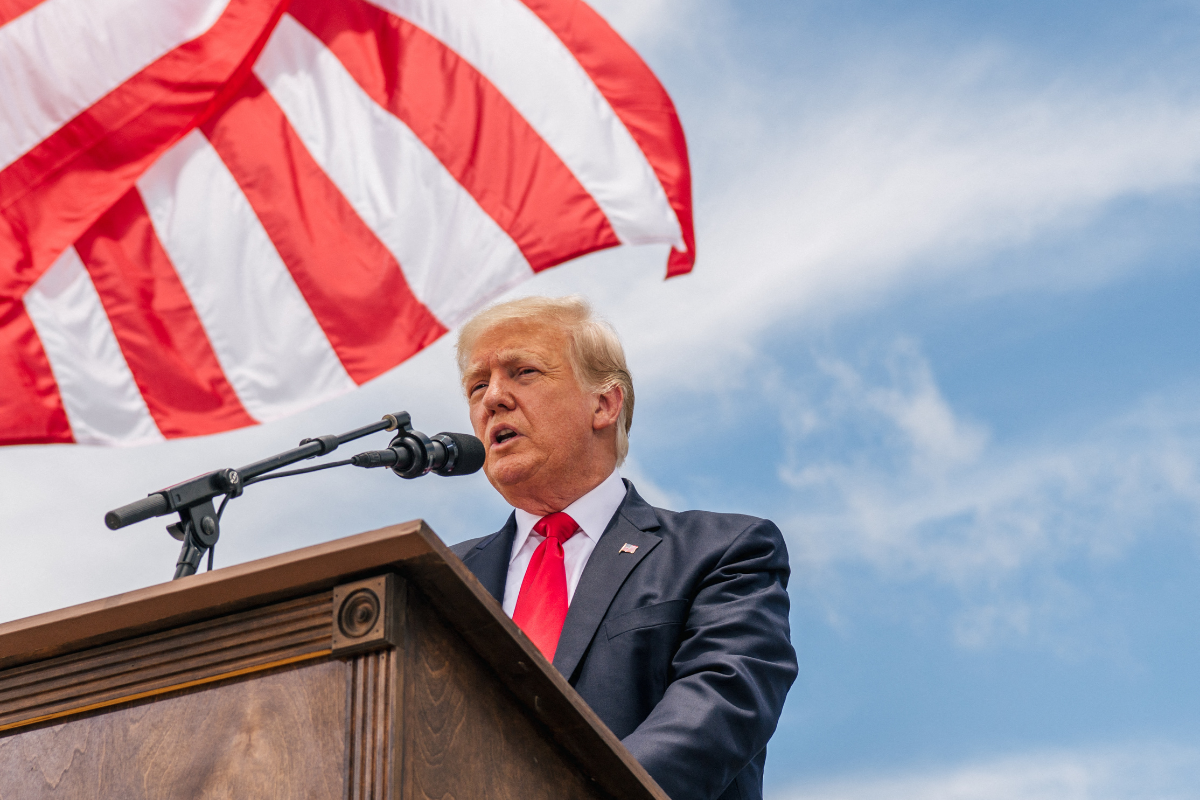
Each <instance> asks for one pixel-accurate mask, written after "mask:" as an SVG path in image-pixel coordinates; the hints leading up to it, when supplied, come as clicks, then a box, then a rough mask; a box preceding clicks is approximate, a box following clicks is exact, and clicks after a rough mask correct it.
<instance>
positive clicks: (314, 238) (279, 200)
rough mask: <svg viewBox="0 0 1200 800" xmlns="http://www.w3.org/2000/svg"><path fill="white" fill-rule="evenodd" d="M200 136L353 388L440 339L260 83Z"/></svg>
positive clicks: (436, 326)
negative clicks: (248, 210)
mask: <svg viewBox="0 0 1200 800" xmlns="http://www.w3.org/2000/svg"><path fill="white" fill-rule="evenodd" d="M201 130H202V131H203V132H204V135H205V136H207V137H208V140H209V141H210V142H211V143H212V145H213V147H214V148H215V149H216V151H217V153H219V154H220V156H221V160H222V161H224V162H225V165H226V166H227V167H228V168H229V171H230V172H231V173H232V174H233V177H234V179H235V180H236V181H237V182H238V185H239V186H240V187H241V189H242V192H243V193H244V194H245V195H246V199H247V200H249V201H250V205H251V206H252V207H253V208H254V213H255V214H256V215H257V216H258V218H259V220H260V221H261V222H262V225H263V228H265V229H266V232H267V235H268V236H270V237H271V242H272V243H273V244H274V245H275V249H276V250H278V251H279V255H280V257H281V258H282V259H283V261H284V263H285V264H286V265H287V268H288V271H289V272H291V274H292V278H293V279H294V280H295V281H296V285H297V286H298V287H299V289H300V293H301V294H303V295H304V299H305V301H306V302H307V303H308V305H309V307H310V308H311V309H312V311H313V314H314V315H315V316H316V318H317V321H318V322H319V323H320V325H321V328H322V330H324V331H325V335H326V336H327V337H328V338H329V342H330V344H332V345H333V348H334V350H335V351H336V352H337V354H338V358H340V359H341V361H342V364H343V366H345V368H346V372H347V373H349V374H350V377H351V378H353V379H354V381H355V382H356V383H364V382H365V381H368V380H370V379H371V378H374V377H376V376H377V375H379V374H380V373H382V372H385V371H386V370H389V369H391V368H392V367H394V366H396V365H397V364H399V363H400V362H401V361H404V360H405V359H407V358H409V357H410V356H412V355H414V354H416V353H417V352H418V351H420V350H422V349H423V348H425V347H427V346H428V345H430V344H432V343H433V342H434V341H436V340H437V339H438V337H440V336H441V335H442V334H444V333H445V332H446V329H445V328H444V327H443V326H442V324H441V323H440V322H438V320H437V319H436V318H435V317H434V316H433V314H432V313H430V311H429V309H427V308H426V307H425V306H424V305H423V304H422V303H421V302H420V301H419V300H417V298H416V297H415V296H414V295H413V293H412V290H411V289H410V288H409V286H408V282H407V281H406V280H405V279H404V273H403V272H401V270H400V265H399V264H397V263H396V259H395V258H394V257H393V256H392V254H391V253H390V252H389V251H388V249H387V248H386V247H384V245H383V243H382V242H380V241H379V239H378V237H376V236H375V234H374V233H373V232H372V231H371V229H370V228H368V227H367V224H366V223H365V222H363V221H362V218H361V217H359V216H358V214H357V213H356V212H355V211H354V209H353V208H352V207H351V205H350V203H349V202H348V201H347V200H346V198H345V197H344V196H343V195H342V193H341V192H340V191H339V190H338V188H337V186H335V185H334V184H333V182H332V181H331V180H330V179H329V177H328V176H327V175H326V174H325V173H324V172H323V171H322V170H321V168H320V166H318V164H317V162H316V161H314V160H313V158H312V155H311V154H310V153H309V152H308V150H307V149H306V148H305V147H304V144H303V143H302V142H301V141H300V138H299V136H297V135H296V131H295V130H294V129H293V128H292V126H291V124H290V123H289V122H288V121H287V118H286V117H285V116H284V115H283V110H282V109H280V108H279V105H278V104H277V103H276V102H275V100H274V98H272V97H271V95H270V94H269V93H268V92H267V90H266V87H264V86H263V85H262V83H261V82H259V80H258V78H256V77H254V76H253V75H252V76H250V77H249V78H247V79H246V82H245V83H244V84H243V85H242V89H241V91H240V92H239V94H238V96H237V97H236V98H235V99H234V101H233V102H232V103H231V104H230V105H229V106H228V107H227V108H225V109H224V110H222V111H221V113H220V114H218V115H217V116H216V117H214V118H213V119H212V120H210V121H208V122H206V123H205V124H204V125H203V126H201Z"/></svg>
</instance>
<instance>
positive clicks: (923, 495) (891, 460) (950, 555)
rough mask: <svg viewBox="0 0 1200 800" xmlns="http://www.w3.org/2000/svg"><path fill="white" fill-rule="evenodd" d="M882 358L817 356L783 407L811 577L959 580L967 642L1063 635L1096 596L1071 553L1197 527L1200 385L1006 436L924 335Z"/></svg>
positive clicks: (1124, 546)
mask: <svg viewBox="0 0 1200 800" xmlns="http://www.w3.org/2000/svg"><path fill="white" fill-rule="evenodd" d="M879 361H880V362H881V364H867V365H866V366H865V367H864V366H856V365H851V364H850V363H848V362H847V361H845V360H841V359H837V358H833V357H821V358H818V359H817V361H816V364H817V367H816V374H817V376H818V377H817V378H815V379H814V380H813V383H814V386H810V387H808V388H806V389H795V388H793V390H792V391H791V393H790V398H789V400H788V401H786V402H785V403H784V404H783V406H782V407H781V410H780V413H781V417H782V418H783V420H784V421H785V426H786V428H787V430H788V435H789V446H788V452H787V456H786V458H785V461H784V463H783V464H782V465H781V467H780V470H779V477H780V480H781V481H782V482H783V484H784V485H786V486H788V487H790V489H791V490H792V494H791V495H790V496H789V497H788V499H787V500H786V501H785V502H786V504H787V506H788V507H789V509H790V510H789V511H788V512H786V517H785V522H784V523H783V525H784V529H785V530H787V531H789V532H790V533H791V539H790V543H789V544H790V548H791V553H792V559H793V563H794V564H797V565H801V566H799V567H798V572H799V573H800V574H802V575H806V576H809V577H808V578H807V580H810V581H815V582H817V583H819V582H820V581H821V580H823V578H821V577H819V576H821V575H825V576H826V578H824V579H828V576H830V575H836V573H837V571H838V570H839V569H841V568H844V567H847V566H856V565H857V566H866V567H868V568H870V569H871V570H873V571H874V572H875V574H876V575H878V576H880V577H882V578H883V579H885V580H889V581H915V580H928V581H933V582H934V583H935V584H940V585H943V586H947V587H951V588H953V589H954V590H955V591H957V592H958V593H959V594H960V598H961V604H960V607H959V610H958V612H957V614H956V616H955V617H954V620H953V623H952V626H953V628H954V634H955V636H956V638H957V640H958V641H959V643H960V644H962V645H964V646H967V647H983V646H987V645H990V644H994V643H996V642H997V641H1004V640H1008V639H1012V638H1024V637H1027V636H1031V635H1034V636H1037V637H1038V638H1041V639H1044V640H1046V641H1051V640H1053V638H1054V637H1052V636H1049V635H1047V634H1048V633H1049V629H1051V628H1053V627H1055V626H1056V623H1058V622H1060V621H1062V619H1063V618H1064V617H1068V618H1069V617H1071V616H1072V615H1073V614H1074V613H1075V612H1076V611H1077V610H1078V606H1079V605H1080V603H1082V602H1083V600H1082V597H1081V595H1080V594H1079V591H1078V590H1077V588H1076V587H1074V585H1073V584H1072V583H1071V582H1070V581H1069V580H1067V579H1066V578H1065V577H1064V574H1065V572H1066V571H1067V566H1068V565H1071V564H1074V563H1078V562H1080V561H1083V562H1093V563H1105V562H1112V561H1114V560H1117V559H1119V558H1121V557H1123V556H1124V555H1125V554H1126V553H1127V552H1128V550H1129V549H1130V548H1131V547H1132V546H1134V545H1135V544H1137V543H1138V542H1139V541H1140V540H1142V539H1144V538H1145V537H1148V536H1153V535H1154V531H1155V530H1156V525H1154V524H1153V523H1154V522H1156V521H1159V520H1162V519H1170V520H1172V521H1178V520H1180V519H1182V520H1184V522H1182V523H1181V524H1184V525H1185V526H1188V527H1191V528H1194V527H1195V526H1194V525H1188V523H1187V522H1186V520H1188V519H1193V518H1194V515H1195V512H1196V511H1197V510H1200V414H1197V413H1196V412H1195V411H1194V410H1192V409H1194V408H1195V402H1194V401H1195V397H1194V396H1187V397H1181V398H1176V400H1175V402H1166V401H1147V402H1145V403H1144V404H1142V405H1141V406H1139V407H1138V408H1136V409H1133V410H1131V411H1129V412H1128V413H1126V414H1125V415H1123V416H1121V417H1120V418H1117V419H1113V420H1110V421H1108V422H1106V423H1104V424H1103V425H1101V426H1099V427H1097V428H1096V429H1094V430H1091V431H1088V432H1087V434H1086V435H1085V436H1084V437H1082V438H1080V439H1077V440H1071V441H1059V442H1050V441H1041V442H1038V443H1037V444H1030V445H1013V444H1007V445H1004V444H997V443H992V442H990V441H989V440H990V437H989V434H988V431H987V429H986V427H985V426H983V425H982V424H980V423H978V422H976V421H972V420H969V419H963V418H962V417H961V415H959V414H956V413H955V411H954V410H953V409H952V407H951V406H950V404H949V403H948V402H947V400H946V399H945V397H944V396H943V394H942V393H941V391H940V390H939V388H938V386H937V382H936V379H935V376H934V375H933V372H932V370H931V368H930V365H929V364H928V362H927V361H926V359H925V358H924V357H923V356H922V354H921V353H920V351H919V349H918V348H917V347H916V345H915V344H914V343H913V342H911V341H906V340H901V341H899V342H897V343H895V344H893V345H892V346H891V347H890V349H889V350H888V351H887V352H886V353H885V354H883V355H882V356H881V357H880V358H879ZM1180 511H1182V512H1185V513H1184V514H1183V515H1179V514H1178V512H1180ZM813 576H818V577H813Z"/></svg>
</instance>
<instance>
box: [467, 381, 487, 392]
mask: <svg viewBox="0 0 1200 800" xmlns="http://www.w3.org/2000/svg"><path fill="white" fill-rule="evenodd" d="M486 388H487V384H486V383H477V384H475V385H474V386H472V387H471V391H470V394H475V393H476V392H478V391H479V390H480V389H486Z"/></svg>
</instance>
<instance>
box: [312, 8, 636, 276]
mask: <svg viewBox="0 0 1200 800" xmlns="http://www.w3.org/2000/svg"><path fill="white" fill-rule="evenodd" d="M288 13H290V14H292V15H293V16H294V17H296V19H297V20H298V21H299V22H300V23H301V24H302V25H304V27H306V28H308V29H309V30H310V31H312V33H313V34H314V35H315V36H316V37H317V38H319V39H320V40H321V41H322V42H323V43H324V44H325V46H326V47H328V48H329V49H330V51H332V52H333V54H334V55H335V56H337V58H338V60H339V61H341V63H342V65H343V66H345V68H346V70H347V71H348V72H349V73H350V74H351V75H352V76H353V77H354V80H355V81H356V82H357V83H358V85H359V86H361V87H362V88H363V90H364V91H366V93H367V94H368V95H369V96H370V97H371V98H372V99H373V100H375V102H377V103H379V105H380V106H382V107H383V108H386V109H387V110H388V111H390V112H391V113H392V114H394V115H395V116H396V117H397V118H398V119H399V120H400V121H401V122H403V123H404V124H405V125H407V126H408V127H409V128H410V129H411V130H412V131H413V133H415V134H416V135H417V137H418V138H419V139H420V140H421V141H422V142H424V144H425V146H426V147H428V148H429V149H430V150H431V151H432V152H433V154H434V155H435V156H437V158H438V160H439V161H441V162H442V164H443V165H444V166H445V167H446V169H447V171H449V172H450V174H451V175H453V176H454V178H455V180H457V181H458V182H459V183H460V184H461V185H462V186H463V188H464V189H466V190H467V192H469V193H470V194H471V196H472V197H474V198H475V201H476V202H477V203H479V205H480V207H482V208H483V210H484V211H485V212H486V213H487V214H488V216H490V217H491V218H492V219H493V220H495V221H496V223H497V224H498V225H499V226H500V227H501V228H502V229H503V230H504V231H505V233H507V234H508V235H509V236H510V237H511V238H512V240H513V241H514V242H516V244H517V246H518V247H519V248H520V249H521V252H522V254H524V256H525V259H526V260H527V261H528V262H529V265H530V266H531V267H532V268H533V270H534V271H535V272H537V271H541V270H544V269H548V268H550V267H552V266H554V265H555V264H561V263H562V262H563V261H566V260H567V259H570V258H574V257H576V256H579V255H582V254H584V253H590V252H592V251H593V250H600V249H603V248H606V247H614V246H616V245H618V244H620V241H619V240H618V239H617V236H616V234H615V233H614V232H613V229H612V225H611V224H610V223H609V221H608V218H607V217H605V216H604V212H603V211H601V209H600V206H599V205H597V204H596V201H595V200H594V199H593V198H592V196H591V195H590V194H588V192H587V190H586V189H584V188H583V186H582V184H580V183H579V181H578V179H576V177H575V175H574V174H573V173H572V172H571V170H570V169H568V168H567V166H566V164H564V163H563V162H562V159H560V158H559V157H558V155H557V154H555V152H554V151H553V150H551V149H550V147H549V146H548V145H547V144H546V143H545V141H543V140H542V138H541V137H540V136H538V134H537V132H536V131H534V129H533V128H532V127H531V126H530V125H529V123H528V122H526V121H525V119H524V117H522V116H521V115H520V114H519V113H518V112H517V110H516V109H515V108H513V106H512V104H511V103H509V102H508V100H507V99H506V98H505V97H504V96H503V95H502V94H500V92H499V90H498V89H496V87H495V86H494V85H493V84H492V83H491V81H489V80H488V79H487V78H486V77H484V76H483V75H482V74H480V73H479V71H478V70H476V69H475V68H474V67H472V66H471V65H470V64H469V63H467V62H466V61H464V60H463V59H462V58H461V57H459V55H458V54H457V53H455V52H454V51H453V50H451V49H449V48H448V47H446V46H445V45H444V44H443V43H442V42H440V41H438V40H437V39H435V38H433V37H432V36H430V35H429V34H428V33H426V32H425V31H423V30H421V29H420V28H418V27H416V26H415V25H413V24H411V23H409V22H408V21H406V20H403V19H401V18H399V17H396V16H393V15H392V14H389V13H387V12H386V11H384V10H383V9H380V8H377V7H376V6H373V5H370V4H369V3H366V2H363V1H362V0H347V1H346V2H341V3H330V2H327V1H326V0H296V1H295V2H294V3H293V4H292V6H291V7H290V8H289V9H288Z"/></svg>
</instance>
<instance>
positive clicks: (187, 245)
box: [138, 130, 355, 422]
mask: <svg viewBox="0 0 1200 800" xmlns="http://www.w3.org/2000/svg"><path fill="white" fill-rule="evenodd" d="M138 190H139V191H140V192H141V195H142V199H143V201H144V202H145V204H146V210H147V212H148V213H149V215H150V219H151V221H152V222H153V224H154V230H155V232H156V233H157V234H158V238H159V240H160V241H161V242H162V244H163V248H164V249H165V250H166V251H167V255H168V256H170V258H171V263H173V264H174V265H175V271H176V272H177V273H178V274H179V279H180V281H181V282H182V283H183V285H184V288H185V289H186V290H187V293H188V296H189V297H190V298H191V301H192V305H193V306H194V307H195V309H196V314H197V316H199V318H200V322H201V324H203V325H204V329H205V331H206V332H207V333H208V338H209V340H210V341H211V342H212V346H213V351H214V352H215V353H216V356H217V360H218V361H219V362H220V364H221V369H222V370H223V371H224V372H225V377H226V378H228V379H229V383H230V385H231V386H233V389H234V391H235V392H237V395H238V398H239V399H240V400H241V401H242V405H243V406H244V407H245V408H246V411H247V412H249V414H250V415H251V416H252V417H254V418H255V419H257V420H259V421H260V422H269V421H271V420H274V419H279V418H280V417H284V416H287V415H288V414H292V413H295V412H297V411H300V410H302V409H305V408H309V407H311V406H314V405H316V404H317V403H320V402H323V401H325V400H328V399H330V398H333V397H337V396H338V395H341V394H344V393H345V392H348V391H350V390H351V389H353V388H354V387H355V383H354V381H353V380H351V378H350V376H349V375H347V374H346V370H345V368H344V367H343V366H342V363H341V361H339V360H338V357H337V354H336V353H335V352H334V350H333V347H332V346H331V345H330V344H329V340H328V339H327V338H326V337H325V332H324V331H323V330H321V326H320V325H319V324H318V323H317V320H316V317H314V316H313V313H312V311H311V310H310V309H309V307H308V304H307V303H306V302H305V301H304V296H303V295H302V294H301V293H300V290H299V288H297V286H296V282H295V281H294V280H293V279H292V276H291V273H290V272H288V269H287V266H286V265H285V264H284V263H283V260H282V259H281V258H280V257H279V253H278V252H276V250H275V247H274V245H272V244H271V240H270V238H269V237H268V236H267V232H266V231H265V230H263V227H262V223H261V222H259V219H258V217H257V216H256V215H255V214H254V210H253V209H252V208H251V207H250V203H249V201H247V200H246V196H245V195H243V194H242V191H241V189H240V188H238V185H237V183H236V181H234V178H233V176H232V175H231V174H230V173H229V170H228V169H227V168H226V166H225V164H224V162H222V161H221V157H220V156H219V155H217V152H216V150H214V149H213V147H212V145H210V144H209V143H208V140H207V139H205V138H204V135H203V134H202V133H200V131H198V130H197V131H192V132H191V133H189V134H188V135H187V136H185V137H184V138H183V139H182V140H181V141H180V142H179V143H178V144H177V145H175V146H174V147H173V148H171V149H170V150H169V151H167V153H166V154H165V155H164V156H163V157H162V158H160V159H159V160H158V161H157V162H155V164H154V166H152V167H151V168H150V169H149V170H148V171H147V172H146V174H144V175H143V176H142V177H141V179H140V180H139V181H138Z"/></svg>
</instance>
